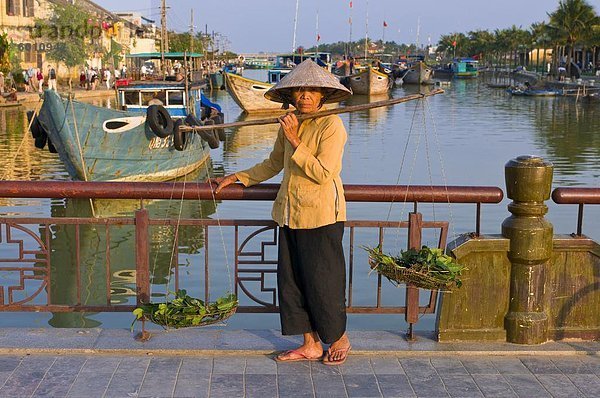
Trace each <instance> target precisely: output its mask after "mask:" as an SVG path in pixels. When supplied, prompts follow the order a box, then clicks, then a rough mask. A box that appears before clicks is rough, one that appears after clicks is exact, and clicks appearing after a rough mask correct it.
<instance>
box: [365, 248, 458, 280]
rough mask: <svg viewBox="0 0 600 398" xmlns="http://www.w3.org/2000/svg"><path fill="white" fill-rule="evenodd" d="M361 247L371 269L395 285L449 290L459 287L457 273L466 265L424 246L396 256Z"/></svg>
mask: <svg viewBox="0 0 600 398" xmlns="http://www.w3.org/2000/svg"><path fill="white" fill-rule="evenodd" d="M364 249H365V250H367V252H368V253H369V265H370V267H371V269H373V270H375V271H377V273H379V274H380V275H382V276H385V277H386V278H387V279H388V280H389V281H390V282H392V283H393V284H395V285H398V284H400V283H404V284H412V285H415V286H416V287H419V288H422V289H429V290H443V291H452V290H453V289H454V288H458V287H460V286H462V281H461V279H460V278H459V276H460V275H461V274H462V271H464V270H465V269H466V268H465V267H464V266H462V265H460V264H457V263H456V262H454V260H453V259H452V257H450V256H448V255H445V254H444V253H443V252H442V250H441V249H431V248H429V247H427V246H423V248H422V249H421V250H415V249H410V250H407V251H402V252H401V254H400V256H397V257H394V256H390V255H387V254H384V253H383V252H382V251H381V248H380V247H379V246H378V247H375V248H369V247H365V248H364Z"/></svg>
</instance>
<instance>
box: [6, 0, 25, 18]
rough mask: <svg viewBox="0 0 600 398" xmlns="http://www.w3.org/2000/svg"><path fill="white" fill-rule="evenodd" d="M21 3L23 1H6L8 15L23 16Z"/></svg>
mask: <svg viewBox="0 0 600 398" xmlns="http://www.w3.org/2000/svg"><path fill="white" fill-rule="evenodd" d="M20 2H21V0H6V15H11V16H17V15H21V7H20V4H19V3H20Z"/></svg>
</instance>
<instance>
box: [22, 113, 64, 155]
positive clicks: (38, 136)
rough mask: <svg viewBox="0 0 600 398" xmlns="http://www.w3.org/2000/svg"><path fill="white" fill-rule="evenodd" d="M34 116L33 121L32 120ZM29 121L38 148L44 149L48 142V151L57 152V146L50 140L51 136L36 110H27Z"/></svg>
mask: <svg viewBox="0 0 600 398" xmlns="http://www.w3.org/2000/svg"><path fill="white" fill-rule="evenodd" d="M32 118H33V121H32V120H31V119H32ZM27 122H28V125H29V126H30V127H29V131H31V136H32V137H33V139H34V145H35V147H36V148H39V149H44V147H45V146H46V143H47V144H48V151H49V152H50V153H56V152H57V151H56V148H55V147H54V145H53V144H52V141H50V137H48V133H47V132H46V130H45V129H44V127H43V126H42V124H41V123H40V120H39V119H38V117H37V116H36V115H35V112H34V111H27Z"/></svg>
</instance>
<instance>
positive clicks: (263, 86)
mask: <svg viewBox="0 0 600 398" xmlns="http://www.w3.org/2000/svg"><path fill="white" fill-rule="evenodd" d="M224 76H225V89H226V90H227V92H228V93H229V95H231V97H232V98H233V100H234V101H235V103H236V104H237V105H238V106H239V107H240V108H242V110H244V112H247V113H260V112H285V111H286V110H285V109H282V107H281V104H280V103H278V102H274V101H270V100H268V99H266V98H265V93H266V92H267V91H268V90H269V89H270V88H271V87H273V84H271V83H265V82H261V81H258V80H253V79H248V78H246V77H243V76H239V75H236V74H232V73H224Z"/></svg>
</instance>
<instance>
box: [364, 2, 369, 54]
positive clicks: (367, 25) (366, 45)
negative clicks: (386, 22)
mask: <svg viewBox="0 0 600 398" xmlns="http://www.w3.org/2000/svg"><path fill="white" fill-rule="evenodd" d="M368 42H369V0H367V19H366V20H365V62H367V47H368V44H369V43H368Z"/></svg>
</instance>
